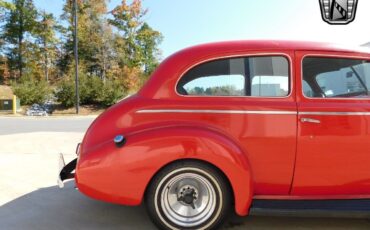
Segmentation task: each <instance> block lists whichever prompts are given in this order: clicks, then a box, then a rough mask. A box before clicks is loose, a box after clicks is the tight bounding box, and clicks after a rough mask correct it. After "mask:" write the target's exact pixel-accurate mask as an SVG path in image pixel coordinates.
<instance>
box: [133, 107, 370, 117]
mask: <svg viewBox="0 0 370 230" xmlns="http://www.w3.org/2000/svg"><path fill="white" fill-rule="evenodd" d="M136 113H209V114H261V115H317V116H370V112H298V113H297V112H296V111H281V110H280V111H268V110H261V111H258V110H219V109H216V110H212V109H142V110H137V111H136Z"/></svg>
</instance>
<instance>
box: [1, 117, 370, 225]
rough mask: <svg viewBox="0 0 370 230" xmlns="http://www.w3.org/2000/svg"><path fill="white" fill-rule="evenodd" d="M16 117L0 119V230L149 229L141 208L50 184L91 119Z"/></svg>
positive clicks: (290, 221)
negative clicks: (61, 157) (63, 155)
mask: <svg viewBox="0 0 370 230" xmlns="http://www.w3.org/2000/svg"><path fill="white" fill-rule="evenodd" d="M22 119H23V118H16V119H14V118H7V119H6V122H5V121H4V120H3V118H0V130H2V133H4V132H6V128H4V126H2V125H3V124H4V123H6V124H7V126H6V127H11V129H12V132H11V133H12V134H7V135H0V229H1V230H3V229H4V230H13V229H14V230H23V229H27V230H44V229H45V230H50V229H63V230H64V229H76V230H80V229H89V230H95V229H96V230H97V229H117V230H118V229H120V230H122V229H130V230H131V229H142V230H146V229H148V230H150V229H155V228H154V226H153V225H152V224H151V222H150V220H149V219H148V217H147V215H146V212H145V209H144V207H124V206H119V205H114V204H108V203H104V202H99V201H95V200H92V199H90V198H88V197H85V196H84V195H82V194H80V193H79V192H78V191H76V190H75V189H74V183H73V181H71V182H68V183H67V184H66V187H65V188H64V189H62V190H61V189H59V188H58V187H57V186H56V175H57V159H58V157H57V156H58V153H59V152H63V153H67V154H66V160H67V161H68V160H71V159H73V157H74V150H75V146H76V144H77V143H78V142H80V141H81V139H82V137H83V132H84V131H85V130H86V128H87V126H88V124H89V123H90V122H91V121H92V119H91V118H87V119H83V118H78V119H73V118H69V119H70V122H71V123H72V124H73V125H74V127H75V129H72V130H71V131H68V127H69V125H68V124H66V122H69V121H66V120H63V119H62V121H61V120H58V118H47V119H46V120H40V119H37V120H36V121H37V122H39V123H40V124H44V123H45V122H46V123H47V124H48V125H49V126H50V127H52V128H50V131H48V132H45V131H47V130H45V129H41V130H39V129H38V128H37V127H38V126H35V125H32V124H31V123H32V122H31V123H29V124H31V125H30V126H29V128H28V131H27V133H24V132H22V129H23V128H22V126H20V125H19V124H25V123H24V122H25V121H24V120H22ZM42 119H45V118H42ZM50 120H51V121H50ZM72 121H73V122H72ZM22 122H23V123H22ZM27 122H29V120H27ZM27 122H26V123H27ZM30 127H31V128H30ZM32 127H34V128H32ZM42 127H47V126H46V125H43V126H42ZM76 127H79V128H76ZM4 130H5V131H4ZM224 229H231V230H241V229H281V230H283V229H284V230H289V229H295V230H296V229H343V230H344V229H345V230H347V229H370V222H369V221H368V220H365V219H335V218H291V217H290V218H287V217H243V218H240V217H236V216H233V217H232V218H231V220H230V221H229V222H228V223H227V224H226V226H225V228H224Z"/></svg>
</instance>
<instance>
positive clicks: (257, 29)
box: [35, 0, 370, 58]
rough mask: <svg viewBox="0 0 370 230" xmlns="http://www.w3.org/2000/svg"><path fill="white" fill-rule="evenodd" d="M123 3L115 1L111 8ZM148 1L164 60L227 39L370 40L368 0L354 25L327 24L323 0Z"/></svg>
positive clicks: (40, 4) (52, 7)
mask: <svg viewBox="0 0 370 230" xmlns="http://www.w3.org/2000/svg"><path fill="white" fill-rule="evenodd" d="M120 2H121V1H120V0H111V1H110V3H109V9H113V8H114V6H116V5H118V4H119V3H120ZM129 2H130V1H129ZM63 3H64V1H62V0H35V4H36V7H37V8H39V9H44V10H46V11H48V12H52V13H54V14H55V16H59V15H60V14H61V9H62V5H63ZM143 5H144V7H145V8H147V9H148V14H147V15H146V16H145V20H146V21H147V22H148V23H149V25H150V26H151V27H153V28H154V29H156V30H158V31H160V32H161V33H162V34H163V36H164V40H163V42H162V44H161V45H160V49H161V50H162V58H165V57H167V56H169V55H171V54H172V53H174V52H176V51H178V50H181V49H183V48H186V47H189V46H192V45H197V44H202V43H208V42H214V41H226V40H250V39H265V40H268V39H274V40H303V41H322V42H333V43H339V44H347V45H361V44H364V43H367V42H370V29H369V26H370V25H369V24H370V12H369V9H370V1H368V0H359V3H358V9H357V14H356V19H355V21H354V22H352V23H350V24H349V25H329V24H327V23H326V22H324V21H323V20H322V18H321V12H320V6H319V0H258V1H257V0H176V1H175V0H155V1H154V0H144V1H143Z"/></svg>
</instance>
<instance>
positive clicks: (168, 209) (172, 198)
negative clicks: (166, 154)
mask: <svg viewBox="0 0 370 230" xmlns="http://www.w3.org/2000/svg"><path fill="white" fill-rule="evenodd" d="M230 195H231V191H230V186H229V184H228V183H227V181H226V179H225V178H224V176H223V175H222V174H221V173H220V172H219V171H218V170H216V169H214V168H213V167H212V166H210V165H207V164H203V163H201V162H196V161H185V162H176V163H174V164H172V165H170V166H168V167H166V168H164V169H163V170H162V171H160V172H159V173H158V174H157V175H156V176H155V177H154V179H153V181H152V183H151V184H150V185H149V187H148V190H147V193H146V205H147V209H148V212H149V215H150V216H151V218H152V219H153V221H154V222H155V223H156V224H157V226H158V227H160V228H161V229H215V228H216V227H218V226H219V225H220V224H221V223H222V222H223V221H224V220H225V217H226V215H227V214H228V213H229V211H230V206H231V199H230Z"/></svg>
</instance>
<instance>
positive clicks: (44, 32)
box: [35, 11, 59, 81]
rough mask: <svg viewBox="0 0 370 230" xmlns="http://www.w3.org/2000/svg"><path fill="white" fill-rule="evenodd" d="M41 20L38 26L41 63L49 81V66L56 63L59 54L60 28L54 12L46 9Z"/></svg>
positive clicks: (37, 35) (37, 36) (37, 37)
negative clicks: (49, 12)
mask: <svg viewBox="0 0 370 230" xmlns="http://www.w3.org/2000/svg"><path fill="white" fill-rule="evenodd" d="M40 17H41V20H40V21H39V22H38V24H37V28H36V33H35V34H36V41H37V44H38V47H39V50H40V53H41V54H42V55H41V57H42V58H41V64H42V66H43V70H44V75H45V80H46V81H49V68H50V67H51V66H52V65H53V64H54V62H55V59H56V55H57V44H58V42H59V40H58V39H57V37H56V31H57V30H58V28H59V25H58V24H57V22H56V20H55V18H54V16H53V14H48V13H46V12H45V11H44V12H42V13H41V14H40Z"/></svg>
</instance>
